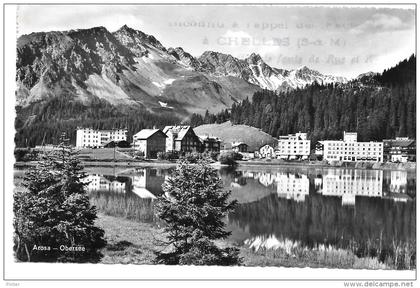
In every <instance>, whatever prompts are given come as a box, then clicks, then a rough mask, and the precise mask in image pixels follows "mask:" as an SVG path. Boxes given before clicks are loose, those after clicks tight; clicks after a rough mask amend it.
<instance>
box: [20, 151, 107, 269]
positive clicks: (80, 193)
mask: <svg viewBox="0 0 420 288" xmlns="http://www.w3.org/2000/svg"><path fill="white" fill-rule="evenodd" d="M62 148H63V149H60V150H58V151H53V152H52V153H51V154H49V155H46V156H45V158H44V159H43V160H42V161H40V163H39V164H38V165H37V166H36V167H35V168H31V169H30V170H29V171H28V172H27V173H26V174H25V177H24V183H23V185H24V186H25V187H26V191H20V192H19V191H17V192H15V194H14V203H13V212H14V221H13V226H14V251H15V256H16V258H17V259H18V260H20V261H29V262H52V261H59V262H97V261H99V259H100V257H101V254H100V252H99V249H100V248H102V247H104V246H105V244H106V242H105V240H104V238H103V236H104V231H103V230H102V229H100V228H98V227H96V226H94V220H95V219H96V207H94V206H91V205H90V203H89V198H88V196H87V193H86V190H85V185H86V183H84V182H83V181H82V179H83V178H85V177H86V175H85V173H84V172H83V171H82V170H83V167H82V166H81V165H80V160H79V159H78V158H77V156H76V154H77V153H75V152H74V151H72V150H70V149H67V148H65V147H64V146H63V147H62ZM35 246H36V247H35ZM37 247H41V249H40V250H39V249H38V248H37ZM60 247H77V248H76V249H78V251H69V250H67V251H66V250H65V251H63V250H61V249H60ZM83 249H84V251H83Z"/></svg>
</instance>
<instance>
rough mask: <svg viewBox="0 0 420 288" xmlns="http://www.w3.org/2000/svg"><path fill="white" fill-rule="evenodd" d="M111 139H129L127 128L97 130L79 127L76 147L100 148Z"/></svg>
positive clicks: (116, 140)
mask: <svg viewBox="0 0 420 288" xmlns="http://www.w3.org/2000/svg"><path fill="white" fill-rule="evenodd" d="M111 141H114V142H119V141H127V129H118V130H95V129H91V128H79V129H77V132H76V147H78V148H100V147H104V146H105V145H106V144H108V143H109V142H111Z"/></svg>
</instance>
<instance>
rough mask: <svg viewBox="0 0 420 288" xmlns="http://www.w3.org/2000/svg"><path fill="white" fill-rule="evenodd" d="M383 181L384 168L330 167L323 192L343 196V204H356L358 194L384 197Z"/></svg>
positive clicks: (325, 176)
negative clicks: (368, 169) (366, 169)
mask: <svg viewBox="0 0 420 288" xmlns="http://www.w3.org/2000/svg"><path fill="white" fill-rule="evenodd" d="M382 182H383V171H382V170H370V171H365V170H357V169H330V170H329V171H328V173H327V174H326V175H324V178H323V187H322V192H321V193H322V195H324V196H337V197H341V199H342V205H355V203H356V196H366V197H382Z"/></svg>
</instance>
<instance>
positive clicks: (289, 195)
mask: <svg viewBox="0 0 420 288" xmlns="http://www.w3.org/2000/svg"><path fill="white" fill-rule="evenodd" d="M277 195H278V196H279V197H280V198H286V199H292V200H294V201H297V202H303V201H305V197H306V195H309V178H308V176H306V175H304V174H294V173H287V174H283V173H279V174H277Z"/></svg>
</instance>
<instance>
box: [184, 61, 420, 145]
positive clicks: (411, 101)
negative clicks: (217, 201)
mask: <svg viewBox="0 0 420 288" xmlns="http://www.w3.org/2000/svg"><path fill="white" fill-rule="evenodd" d="M415 65H416V60H415V56H414V55H412V56H411V57H410V58H409V59H407V60H404V61H402V62H400V63H399V64H398V65H396V66H395V67H393V68H391V69H388V70H385V71H384V72H383V73H382V74H378V75H375V76H373V79H371V80H372V81H370V82H369V84H366V81H360V80H354V81H351V82H350V83H347V84H339V83H336V84H328V85H320V84H318V83H314V84H312V85H309V86H307V87H305V88H302V89H296V90H293V91H288V92H275V91H269V90H263V91H258V92H256V93H255V94H254V95H253V97H252V99H251V100H249V99H245V100H243V101H242V102H240V103H237V104H233V105H232V108H231V111H230V112H228V111H227V110H225V111H222V112H221V113H218V114H215V115H212V114H209V113H206V115H205V116H204V117H201V118H200V117H199V115H193V117H191V124H192V125H201V124H208V123H221V122H224V121H226V120H230V121H231V122H232V123H233V124H245V125H249V126H253V127H257V128H261V129H262V130H263V131H264V132H267V133H268V134H270V135H272V136H273V137H278V136H279V135H286V134H288V133H296V132H299V131H301V132H307V133H308V134H309V137H310V139H311V140H312V142H313V143H315V142H316V141H318V140H320V139H340V138H341V137H342V133H343V131H355V132H357V133H358V139H359V141H381V140H383V139H389V138H394V137H396V136H408V137H410V138H415V137H416V83H415V79H416V76H415V75H416V70H415V67H416V66H415Z"/></svg>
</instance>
